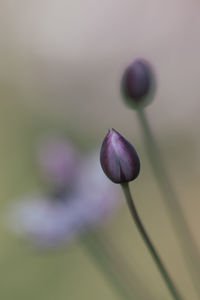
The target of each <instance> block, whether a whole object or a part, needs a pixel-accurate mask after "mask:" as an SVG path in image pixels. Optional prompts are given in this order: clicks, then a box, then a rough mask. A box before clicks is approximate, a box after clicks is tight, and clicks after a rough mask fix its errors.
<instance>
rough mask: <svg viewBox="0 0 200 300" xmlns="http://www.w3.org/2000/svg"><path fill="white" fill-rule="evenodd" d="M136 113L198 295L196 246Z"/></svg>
mask: <svg viewBox="0 0 200 300" xmlns="http://www.w3.org/2000/svg"><path fill="white" fill-rule="evenodd" d="M137 115H138V119H139V122H140V125H141V129H142V134H143V140H144V143H145V146H146V147H145V148H146V150H147V155H148V156H149V160H150V163H151V166H152V169H153V172H154V174H155V177H156V179H157V181H158V184H159V188H160V190H161V192H162V194H163V198H164V199H165V204H166V207H167V209H168V214H169V217H170V219H171V222H172V224H173V225H174V226H173V227H174V230H175V231H176V235H177V238H178V239H179V243H180V246H181V247H180V248H181V251H182V253H183V255H184V258H185V262H186V264H187V267H188V270H189V271H190V274H191V277H192V282H193V285H194V288H195V290H196V292H197V294H198V296H199V297H200V284H199V278H200V260H199V251H198V247H197V245H196V243H195V240H194V238H193V237H192V234H191V232H190V229H189V227H188V224H187V221H186V220H185V216H184V213H183V210H182V208H181V206H180V204H179V201H178V199H177V195H176V192H175V191H174V188H173V185H172V183H171V182H170V179H169V176H168V174H167V171H166V168H165V166H164V163H163V159H162V157H161V154H160V151H159V148H158V146H157V143H156V141H155V138H154V136H153V133H152V130H151V127H150V125H149V122H148V120H147V117H146V114H145V111H144V110H143V109H141V110H138V111H137Z"/></svg>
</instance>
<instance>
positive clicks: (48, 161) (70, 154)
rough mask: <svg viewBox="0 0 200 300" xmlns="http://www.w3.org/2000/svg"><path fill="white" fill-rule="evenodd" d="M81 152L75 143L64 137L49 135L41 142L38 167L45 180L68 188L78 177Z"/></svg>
mask: <svg viewBox="0 0 200 300" xmlns="http://www.w3.org/2000/svg"><path fill="white" fill-rule="evenodd" d="M79 160H80V157H79V153H78V151H77V149H75V147H74V145H73V144H72V143H71V142H70V141H68V140H65V139H63V138H59V137H57V136H53V135H52V136H50V137H49V136H48V137H46V138H45V139H43V140H42V141H41V142H40V143H39V147H38V151H37V161H38V167H39V169H40V173H41V176H42V178H43V180H44V181H45V182H46V183H47V184H50V185H52V186H53V187H55V188H58V189H60V188H61V189H63V188H64V189H66V188H67V187H69V186H70V185H71V184H72V183H73V181H74V180H75V178H76V175H77V171H78V165H79Z"/></svg>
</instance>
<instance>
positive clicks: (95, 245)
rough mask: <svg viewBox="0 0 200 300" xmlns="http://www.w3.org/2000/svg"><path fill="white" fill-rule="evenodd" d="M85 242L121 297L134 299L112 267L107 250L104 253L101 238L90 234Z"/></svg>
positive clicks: (129, 299)
mask: <svg viewBox="0 0 200 300" xmlns="http://www.w3.org/2000/svg"><path fill="white" fill-rule="evenodd" d="M83 242H84V246H85V248H86V250H87V251H88V253H89V254H90V257H92V258H93V260H94V261H95V263H96V264H97V265H98V267H99V268H100V269H101V271H102V272H103V273H104V275H105V276H106V277H107V280H108V281H109V282H110V284H111V285H112V286H113V288H114V289H115V290H116V292H117V295H118V296H119V297H120V298H121V299H126V300H133V296H132V295H131V294H130V292H129V291H128V290H127V289H126V287H124V285H123V284H122V282H121V280H120V278H119V277H118V276H117V275H116V273H115V272H114V270H113V269H112V267H111V265H110V261H109V260H108V259H106V256H107V255H105V251H104V253H102V247H101V246H100V244H99V240H98V239H97V238H95V236H91V235H90V234H89V235H88V236H87V237H85V239H84V241H83ZM99 246H100V247H99Z"/></svg>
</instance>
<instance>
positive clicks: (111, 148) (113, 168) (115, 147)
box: [100, 129, 140, 183]
mask: <svg viewBox="0 0 200 300" xmlns="http://www.w3.org/2000/svg"><path fill="white" fill-rule="evenodd" d="M100 162H101V166H102V169H103V171H104V173H105V174H106V175H107V176H108V178H110V180H112V181H113V182H115V183H123V182H129V181H132V180H134V179H135V178H136V177H137V176H138V174H139V171H140V160H139V157H138V155H137V152H136V150H135V148H134V147H133V146H132V145H131V144H130V143H129V142H128V141H127V140H126V139H125V138H124V137H123V136H122V135H121V134H120V133H119V132H117V131H116V130H114V129H111V130H109V132H108V134H107V135H106V137H105V138H104V141H103V144H102V147H101V153H100Z"/></svg>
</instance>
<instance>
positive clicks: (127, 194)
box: [122, 183, 182, 300]
mask: <svg viewBox="0 0 200 300" xmlns="http://www.w3.org/2000/svg"><path fill="white" fill-rule="evenodd" d="M122 189H123V192H124V195H125V198H126V201H127V204H128V207H129V210H130V213H131V215H132V217H133V220H134V222H135V224H136V226H137V229H138V230H139V232H140V234H141V236H142V238H143V240H144V242H145V244H146V246H147V248H148V250H149V252H150V253H151V256H152V258H153V260H154V262H155V264H156V265H157V267H158V269H159V271H160V274H161V275H162V277H163V279H164V281H165V283H166V285H167V287H168V289H169V291H170V293H171V295H172V297H173V299H174V300H181V299H182V297H181V296H180V294H179V292H178V291H177V289H176V287H175V285H174V284H173V281H172V280H171V278H170V276H169V274H168V272H167V270H166V268H165V266H164V264H163V263H162V261H161V258H160V257H159V255H158V253H157V251H156V249H155V247H154V245H153V243H152V241H151V240H150V238H149V236H148V234H147V232H146V230H145V228H144V225H143V224H142V222H141V220H140V217H139V215H138V213H137V210H136V207H135V204H134V201H133V199H132V196H131V193H130V189H129V185H128V183H123V184H122Z"/></svg>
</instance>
